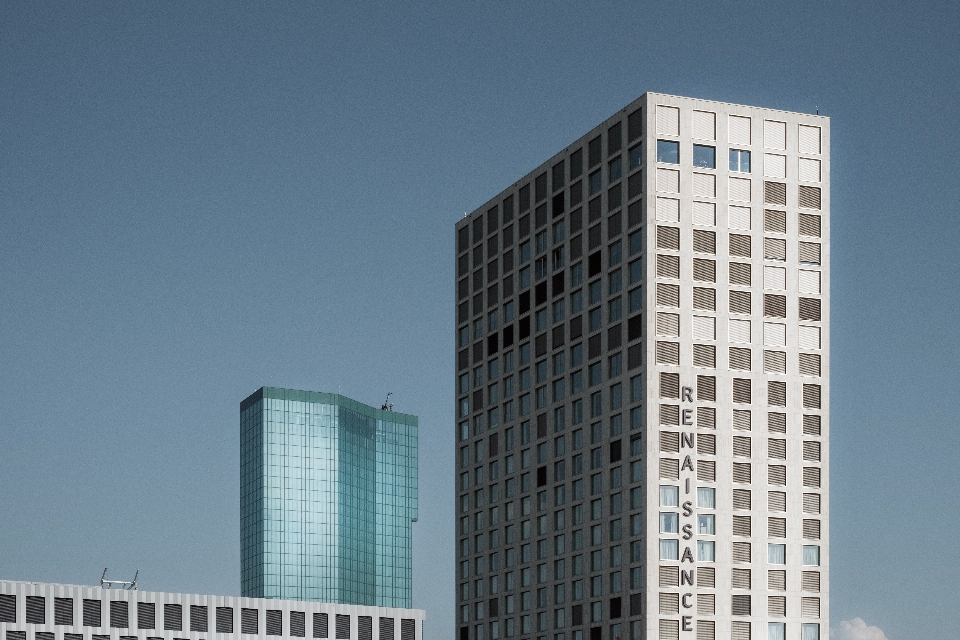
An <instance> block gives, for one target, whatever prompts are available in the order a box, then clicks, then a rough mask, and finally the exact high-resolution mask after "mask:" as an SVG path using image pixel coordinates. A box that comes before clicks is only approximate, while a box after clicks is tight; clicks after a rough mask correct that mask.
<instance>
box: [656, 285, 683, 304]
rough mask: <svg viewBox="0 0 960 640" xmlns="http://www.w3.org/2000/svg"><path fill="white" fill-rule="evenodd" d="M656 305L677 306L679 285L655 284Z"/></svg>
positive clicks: (678, 302)
mask: <svg viewBox="0 0 960 640" xmlns="http://www.w3.org/2000/svg"><path fill="white" fill-rule="evenodd" d="M657 306H660V307H679V306H680V287H679V286H677V285H675V284H660V283H658V284H657Z"/></svg>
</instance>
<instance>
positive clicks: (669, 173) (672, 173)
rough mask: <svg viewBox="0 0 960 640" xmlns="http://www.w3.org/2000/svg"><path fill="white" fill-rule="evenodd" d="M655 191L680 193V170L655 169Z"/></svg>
mask: <svg viewBox="0 0 960 640" xmlns="http://www.w3.org/2000/svg"><path fill="white" fill-rule="evenodd" d="M657 191H664V192H667V193H680V172H679V171H677V170H676V169H660V168H658V169H657Z"/></svg>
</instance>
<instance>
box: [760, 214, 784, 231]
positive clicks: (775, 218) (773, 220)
mask: <svg viewBox="0 0 960 640" xmlns="http://www.w3.org/2000/svg"><path fill="white" fill-rule="evenodd" d="M763 230H764V231H767V232H769V233H786V232H787V212H786V211H776V210H774V209H765V210H764V211H763Z"/></svg>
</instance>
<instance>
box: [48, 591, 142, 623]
mask: <svg viewBox="0 0 960 640" xmlns="http://www.w3.org/2000/svg"><path fill="white" fill-rule="evenodd" d="M53 624H59V625H63V626H73V598H54V599H53ZM151 628H152V627H151Z"/></svg>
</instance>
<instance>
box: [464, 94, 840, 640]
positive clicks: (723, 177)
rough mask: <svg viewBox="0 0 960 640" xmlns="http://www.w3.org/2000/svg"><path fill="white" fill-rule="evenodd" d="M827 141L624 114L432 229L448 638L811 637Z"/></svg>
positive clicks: (819, 525)
mask: <svg viewBox="0 0 960 640" xmlns="http://www.w3.org/2000/svg"><path fill="white" fill-rule="evenodd" d="M829 151H830V131H829V120H828V119H827V118H824V117H820V116H817V115H810V114H799V113H788V112H783V111H776V110H771V109H761V108H757V107H749V106H742V105H735V104H727V103H719V102H712V101H707V100H696V99H692V98H683V97H677V96H668V95H662V94H655V93H647V94H645V95H643V96H641V97H640V98H638V99H637V100H635V101H634V102H632V103H631V104H629V105H627V106H626V107H624V108H623V109H621V110H620V111H619V112H617V113H616V114H614V115H613V116H611V117H610V118H608V119H607V120H605V121H604V122H602V123H600V124H599V125H598V126H596V127H594V128H593V129H592V130H591V131H590V132H588V133H587V134H586V135H584V136H582V137H581V138H579V139H578V140H576V141H574V142H573V143H572V144H570V145H569V146H567V147H566V148H565V149H563V150H562V151H560V152H559V153H557V154H556V155H554V156H553V157H552V158H550V159H549V160H548V161H546V162H544V163H543V164H541V165H540V166H539V167H537V168H536V169H534V170H533V171H531V172H530V173H528V174H527V175H525V176H524V177H522V178H521V179H520V180H518V181H517V182H516V183H514V184H513V185H511V186H510V187H509V188H507V189H505V190H504V191H503V192H502V193H500V194H498V195H497V196H495V197H494V198H493V199H491V200H490V201H488V202H487V203H485V204H484V205H483V206H481V207H479V208H477V209H476V210H475V211H473V212H472V213H470V214H469V215H468V216H466V217H465V218H464V219H463V220H460V221H458V222H457V224H456V254H455V255H456V271H457V284H456V295H455V299H456V307H455V308H456V319H457V329H456V349H457V350H456V366H457V377H456V409H455V411H456V436H457V441H458V443H457V450H456V454H455V455H456V465H457V497H456V511H457V533H456V536H457V538H456V544H457V556H458V564H457V576H456V589H457V623H458V634H457V637H458V640H500V639H501V638H506V639H512V638H516V639H517V640H625V639H626V638H629V639H630V640H654V639H660V640H717V639H723V640H730V639H733V640H825V639H826V638H827V637H828V633H829V631H828V629H829V606H828V596H829V580H828V577H827V576H828V572H829V553H828V539H829V516H828V514H829V497H828V496H829V473H828V465H827V463H828V459H829V418H828V416H829V383H828V380H829V371H830V362H829V315H830V310H829V259H830V249H829V244H830V231H829V229H830V225H829V211H830V189H829V181H830V160H829Z"/></svg>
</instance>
